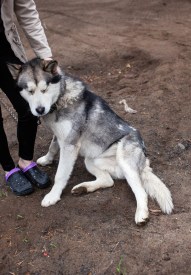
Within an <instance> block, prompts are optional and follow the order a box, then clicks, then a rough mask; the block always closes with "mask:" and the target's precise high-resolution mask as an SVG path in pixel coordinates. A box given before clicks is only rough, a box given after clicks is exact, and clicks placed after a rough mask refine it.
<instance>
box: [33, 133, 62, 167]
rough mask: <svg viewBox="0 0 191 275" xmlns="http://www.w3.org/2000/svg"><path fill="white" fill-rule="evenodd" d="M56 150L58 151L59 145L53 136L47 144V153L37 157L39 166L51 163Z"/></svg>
mask: <svg viewBox="0 0 191 275" xmlns="http://www.w3.org/2000/svg"><path fill="white" fill-rule="evenodd" d="M58 151H59V145H58V141H57V137H56V136H53V139H52V141H51V143H50V146H49V150H48V153H47V154H46V155H45V156H43V157H41V158H39V159H37V163H38V164H40V165H41V166H46V165H49V164H51V163H52V162H53V160H54V158H55V156H56V154H57V153H58Z"/></svg>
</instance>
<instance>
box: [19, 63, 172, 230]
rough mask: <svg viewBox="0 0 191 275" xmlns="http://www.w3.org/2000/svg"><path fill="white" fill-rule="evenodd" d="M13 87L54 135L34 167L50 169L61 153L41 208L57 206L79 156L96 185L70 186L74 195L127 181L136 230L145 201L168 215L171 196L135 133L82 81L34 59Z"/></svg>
mask: <svg viewBox="0 0 191 275" xmlns="http://www.w3.org/2000/svg"><path fill="white" fill-rule="evenodd" d="M17 84H18V86H19V87H20V93H21V95H22V96H23V98H24V99H25V100H26V101H27V102H28V103H29V106H30V110H31V112H32V114H33V115H35V116H42V117H43V119H44V121H45V123H46V125H47V126H48V127H49V128H50V129H51V130H52V132H53V134H54V137H53V139H52V142H51V144H50V147H49V151H48V153H47V154H46V155H45V156H43V157H41V158H39V159H38V160H37V163H38V164H40V165H42V166H44V165H49V164H50V163H52V162H53V159H54V157H55V155H56V154H57V153H58V151H60V158H59V165H58V169H57V172H56V176H55V183H54V185H53V187H52V190H51V191H50V192H49V193H48V194H47V195H46V196H45V197H44V199H43V200H42V203H41V205H42V206H44V207H47V206H50V205H54V204H55V203H57V202H58V201H59V200H60V197H61V194H62V191H63V189H64V188H65V186H66V184H67V182H68V180H69V178H70V175H71V173H72V170H73V167H74V164H75V161H76V159H77V157H78V154H80V155H81V156H83V157H84V158H85V166H86V168H87V170H88V171H89V172H90V173H91V174H92V175H94V176H95V178H96V180H94V181H88V182H82V183H80V184H78V185H76V186H74V187H73V189H72V191H71V192H72V193H73V194H81V193H88V192H94V191H95V190H97V189H99V188H107V187H111V186H113V184H114V181H113V179H126V180H127V182H128V184H129V185H130V187H131V189H132V191H133V193H134V194H135V198H136V202H137V209H136V213H135V222H136V224H138V225H141V224H145V223H146V222H147V221H148V219H149V211H148V195H149V196H151V197H152V198H154V199H156V201H157V202H158V204H159V206H160V208H161V210H162V211H163V212H164V213H167V214H170V213H171V212H172V210H173V203H172V198H171V194H170V191H169V190H168V188H167V187H166V186H165V184H164V183H163V182H162V181H161V180H160V179H159V178H158V177H157V176H156V175H155V174H154V173H153V172H152V169H151V167H150V163H149V160H148V158H147V157H146V155H145V146H144V142H143V140H142V138H141V135H140V133H139V131H138V130H136V129H135V128H133V127H132V126H130V125H129V124H128V123H127V122H126V121H124V120H123V119H122V118H120V117H119V116H118V115H117V114H116V113H115V112H114V111H112V110H111V109H110V107H109V106H108V105H107V103H106V102H105V101H104V100H103V99H102V98H101V97H99V96H97V95H95V94H94V93H92V92H91V91H90V90H89V89H88V87H87V86H86V85H85V84H84V83H83V82H82V81H80V80H78V79H75V78H73V77H71V76H68V75H65V74H64V72H63V71H62V70H61V69H60V67H59V66H58V64H57V62H56V61H52V62H49V63H48V64H47V65H46V64H44V63H43V62H42V60H40V59H33V60H31V61H29V62H28V63H26V64H24V65H23V66H22V68H21V71H20V74H19V76H18V82H17Z"/></svg>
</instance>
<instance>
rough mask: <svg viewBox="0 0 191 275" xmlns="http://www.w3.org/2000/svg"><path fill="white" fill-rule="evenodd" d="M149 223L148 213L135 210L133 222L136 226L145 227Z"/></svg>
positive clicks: (142, 210)
mask: <svg viewBox="0 0 191 275" xmlns="http://www.w3.org/2000/svg"><path fill="white" fill-rule="evenodd" d="M148 221H149V211H148V210H144V209H137V210H136V213H135V222H136V224H137V225H138V226H142V225H145V224H146V223H147V222H148Z"/></svg>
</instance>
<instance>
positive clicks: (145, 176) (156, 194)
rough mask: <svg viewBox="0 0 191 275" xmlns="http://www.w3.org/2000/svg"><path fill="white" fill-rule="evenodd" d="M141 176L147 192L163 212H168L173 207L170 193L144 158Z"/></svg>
mask: <svg viewBox="0 0 191 275" xmlns="http://www.w3.org/2000/svg"><path fill="white" fill-rule="evenodd" d="M141 177H142V183H143V187H144V189H145V191H146V192H147V194H148V195H149V196H151V198H153V199H155V200H156V201H157V202H158V204H159V206H160V208H161V210H162V211H163V212H164V213H166V214H170V213H171V212H172V210H173V208H174V206H173V202H172V197H171V193H170V191H169V189H168V188H167V187H166V185H165V184H164V183H163V182H162V181H161V180H160V179H159V178H158V177H157V176H156V175H155V174H154V173H153V172H152V168H151V167H150V163H149V160H148V159H146V166H145V168H144V169H143V171H142V174H141Z"/></svg>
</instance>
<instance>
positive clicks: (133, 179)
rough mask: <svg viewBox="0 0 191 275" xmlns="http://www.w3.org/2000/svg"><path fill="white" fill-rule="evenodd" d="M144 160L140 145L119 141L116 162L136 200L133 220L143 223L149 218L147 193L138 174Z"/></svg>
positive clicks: (139, 223) (138, 223)
mask: <svg viewBox="0 0 191 275" xmlns="http://www.w3.org/2000/svg"><path fill="white" fill-rule="evenodd" d="M142 160H144V155H143V151H142V149H141V148H140V146H139V145H138V144H136V143H133V142H131V141H130V142H126V141H125V140H124V141H122V142H120V143H119V145H118V150H117V163H118V165H119V166H120V168H121V169H122V171H123V174H124V177H125V178H126V180H127V182H128V184H129V185H130V187H131V189H132V191H133V193H134V194H135V198H136V201H137V209H136V213H135V222H136V224H137V225H143V224H145V223H146V222H147V221H148V220H149V211H148V195H147V193H146V191H145V189H144V188H143V185H142V180H141V177H140V174H139V170H140V165H141V162H142Z"/></svg>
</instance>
